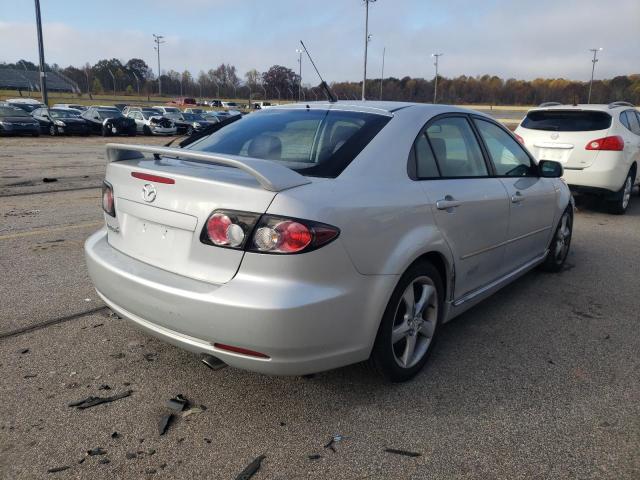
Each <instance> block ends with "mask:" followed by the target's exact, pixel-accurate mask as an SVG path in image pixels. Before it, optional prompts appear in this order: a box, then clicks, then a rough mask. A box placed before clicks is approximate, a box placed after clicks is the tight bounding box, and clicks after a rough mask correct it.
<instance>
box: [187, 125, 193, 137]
mask: <svg viewBox="0 0 640 480" xmlns="http://www.w3.org/2000/svg"><path fill="white" fill-rule="evenodd" d="M187 135H189V136H191V135H193V127H189V128H187Z"/></svg>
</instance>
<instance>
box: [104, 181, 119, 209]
mask: <svg viewBox="0 0 640 480" xmlns="http://www.w3.org/2000/svg"><path fill="white" fill-rule="evenodd" d="M102 209H103V210H104V211H105V213H106V214H107V215H111V216H112V217H115V216H116V204H115V202H114V200H113V187H112V186H111V184H110V183H108V182H106V181H104V182H102Z"/></svg>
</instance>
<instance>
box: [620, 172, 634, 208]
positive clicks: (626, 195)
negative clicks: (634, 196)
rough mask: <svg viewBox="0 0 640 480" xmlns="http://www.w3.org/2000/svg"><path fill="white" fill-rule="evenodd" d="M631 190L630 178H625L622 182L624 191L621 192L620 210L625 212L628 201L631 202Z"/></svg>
mask: <svg viewBox="0 0 640 480" xmlns="http://www.w3.org/2000/svg"><path fill="white" fill-rule="evenodd" d="M632 190H633V184H632V182H631V176H628V177H627V180H626V182H624V191H623V192H622V209H623V210H626V208H627V207H628V206H629V200H631V191H632Z"/></svg>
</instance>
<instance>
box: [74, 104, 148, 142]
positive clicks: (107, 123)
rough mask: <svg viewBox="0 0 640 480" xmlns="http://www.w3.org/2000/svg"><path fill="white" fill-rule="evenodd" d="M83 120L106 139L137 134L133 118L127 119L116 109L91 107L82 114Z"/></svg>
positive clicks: (94, 131)
mask: <svg viewBox="0 0 640 480" xmlns="http://www.w3.org/2000/svg"><path fill="white" fill-rule="evenodd" d="M82 118H84V119H85V120H87V122H88V123H89V128H90V129H91V131H92V132H93V133H97V134H98V135H102V136H104V137H107V136H110V135H130V136H133V135H135V134H136V129H137V127H136V122H135V121H134V120H133V119H132V118H128V117H125V116H124V115H123V114H122V112H121V111H120V110H118V109H117V108H115V107H107V106H97V107H89V108H88V109H87V110H86V111H85V112H83V113H82Z"/></svg>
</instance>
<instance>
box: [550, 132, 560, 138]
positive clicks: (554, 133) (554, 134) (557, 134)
mask: <svg viewBox="0 0 640 480" xmlns="http://www.w3.org/2000/svg"><path fill="white" fill-rule="evenodd" d="M559 136H560V134H559V133H556V132H553V133H552V134H551V140H557V139H558V137H559Z"/></svg>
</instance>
